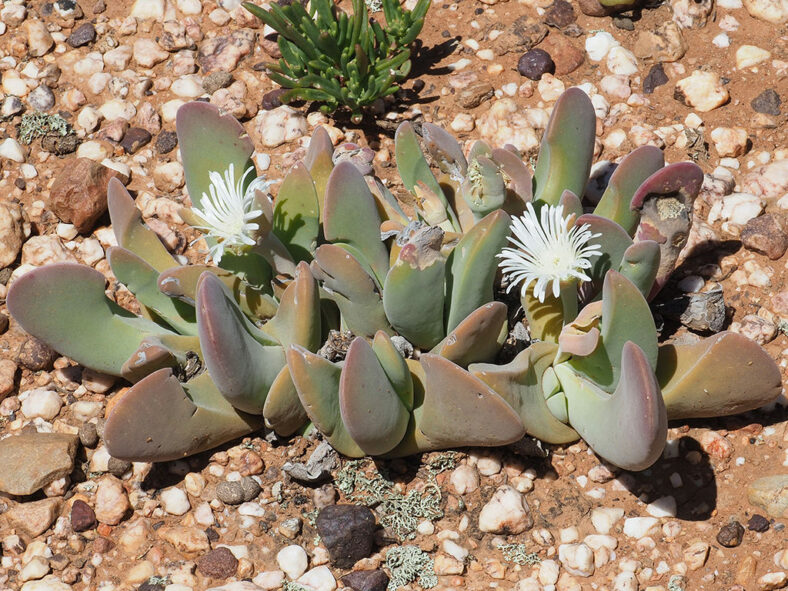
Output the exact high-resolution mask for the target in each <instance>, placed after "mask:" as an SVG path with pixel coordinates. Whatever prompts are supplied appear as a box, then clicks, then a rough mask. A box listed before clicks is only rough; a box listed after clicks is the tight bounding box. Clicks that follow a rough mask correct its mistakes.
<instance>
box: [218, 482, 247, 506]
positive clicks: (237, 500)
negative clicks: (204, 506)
mask: <svg viewBox="0 0 788 591" xmlns="http://www.w3.org/2000/svg"><path fill="white" fill-rule="evenodd" d="M216 496H217V497H218V499H219V500H220V501H221V502H222V503H226V504H227V505H240V504H241V503H243V502H244V490H243V488H242V487H241V483H240V482H238V481H225V482H220V483H219V484H217V485H216Z"/></svg>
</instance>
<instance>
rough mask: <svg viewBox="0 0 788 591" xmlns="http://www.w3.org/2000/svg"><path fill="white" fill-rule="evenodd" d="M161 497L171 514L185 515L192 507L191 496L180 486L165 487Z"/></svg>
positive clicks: (163, 505)
mask: <svg viewBox="0 0 788 591" xmlns="http://www.w3.org/2000/svg"><path fill="white" fill-rule="evenodd" d="M160 498H161V504H162V507H163V508H164V510H165V511H166V512H167V513H169V514H170V515H184V514H186V512H187V511H188V510H189V509H191V504H190V503H189V497H188V496H187V495H186V493H185V492H184V491H183V490H181V489H180V488H178V487H175V486H174V487H172V488H166V489H164V490H163V491H161V495H160Z"/></svg>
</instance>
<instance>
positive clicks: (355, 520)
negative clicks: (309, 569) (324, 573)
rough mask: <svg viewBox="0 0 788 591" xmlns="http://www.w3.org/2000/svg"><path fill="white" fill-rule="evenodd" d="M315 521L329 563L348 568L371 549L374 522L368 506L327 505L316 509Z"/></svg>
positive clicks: (370, 551)
mask: <svg viewBox="0 0 788 591" xmlns="http://www.w3.org/2000/svg"><path fill="white" fill-rule="evenodd" d="M316 524H317V532H318V533H319V534H320V537H321V539H322V540H323V543H324V544H325V546H326V549H327V550H328V554H329V556H330V558H331V564H332V565H333V566H335V567H337V568H351V567H352V566H353V565H354V564H355V563H356V562H357V561H359V560H361V559H362V558H366V557H367V556H369V555H370V554H371V553H372V547H373V544H374V539H375V530H376V525H375V515H374V513H372V510H371V509H370V508H369V507H364V506H361V505H329V506H328V507H325V508H323V509H322V510H321V511H320V513H319V514H318V516H317V521H316Z"/></svg>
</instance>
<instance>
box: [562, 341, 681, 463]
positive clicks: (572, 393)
mask: <svg viewBox="0 0 788 591" xmlns="http://www.w3.org/2000/svg"><path fill="white" fill-rule="evenodd" d="M621 366H622V374H621V381H620V382H619V385H618V387H617V388H616V390H615V391H614V392H613V394H612V395H610V394H608V393H607V392H604V391H602V390H600V389H599V388H597V387H596V386H594V384H592V383H591V382H588V381H587V380H585V379H583V378H581V377H580V376H578V375H577V374H576V373H575V372H574V371H573V370H572V369H571V368H570V367H569V366H567V365H566V364H559V365H557V366H555V372H556V375H557V376H558V379H559V380H560V381H561V386H562V387H563V390H564V394H565V395H566V398H567V401H568V408H569V424H571V425H572V427H574V428H575V430H576V431H577V432H578V433H579V434H580V436H581V437H582V438H583V439H584V440H585V441H586V443H588V445H589V447H591V449H593V450H594V451H595V452H596V453H597V454H598V455H600V456H601V457H602V458H604V459H605V460H607V461H608V462H610V463H612V464H614V465H616V466H618V467H620V468H623V469H625V470H645V469H646V468H648V467H649V466H651V465H652V464H653V463H654V462H656V461H657V459H659V456H660V455H661V454H662V450H663V449H664V448H665V440H666V438H667V434H668V419H667V413H666V411H665V403H664V402H663V400H662V395H661V394H660V391H659V384H658V383H657V378H656V376H655V375H654V371H653V370H652V369H651V365H650V363H649V360H648V359H647V358H646V355H645V354H644V353H643V351H642V350H641V349H640V347H638V346H637V345H635V344H634V343H632V342H628V343H626V345H625V346H624V348H623V351H622V363H621Z"/></svg>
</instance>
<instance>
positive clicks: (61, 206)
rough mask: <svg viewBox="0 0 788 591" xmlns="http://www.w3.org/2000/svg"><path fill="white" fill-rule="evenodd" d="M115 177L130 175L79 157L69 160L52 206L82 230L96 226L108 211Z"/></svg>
mask: <svg viewBox="0 0 788 591" xmlns="http://www.w3.org/2000/svg"><path fill="white" fill-rule="evenodd" d="M112 177H117V178H118V179H120V180H121V181H122V182H127V181H128V178H127V177H124V176H123V175H121V174H120V173H119V172H118V171H117V170H114V169H112V168H108V167H106V166H103V165H101V164H99V163H98V162H94V161H93V160H89V159H87V158H77V159H76V160H71V161H68V162H67V163H66V165H65V166H64V167H63V169H62V170H61V171H60V173H59V174H58V176H57V177H56V178H55V182H54V184H53V185H52V189H51V190H50V192H49V207H50V208H51V209H52V211H53V212H54V213H55V215H56V216H58V217H59V218H60V219H61V220H63V221H64V222H67V223H71V224H74V226H75V227H76V228H77V230H78V231H79V232H80V233H83V234H84V233H87V232H90V231H91V230H92V229H93V225H94V224H95V223H96V220H98V218H100V217H101V216H102V215H104V213H105V212H106V211H107V183H109V180H110V179H111V178H112Z"/></svg>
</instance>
